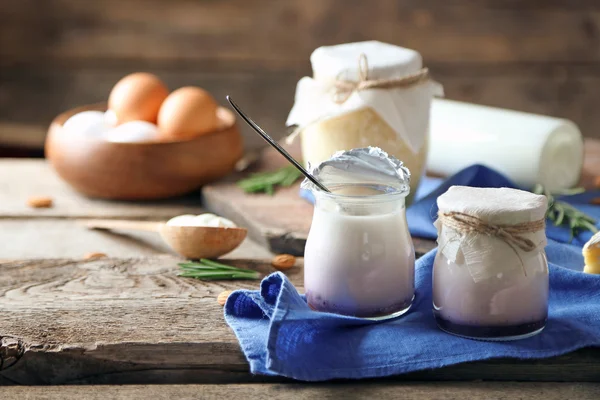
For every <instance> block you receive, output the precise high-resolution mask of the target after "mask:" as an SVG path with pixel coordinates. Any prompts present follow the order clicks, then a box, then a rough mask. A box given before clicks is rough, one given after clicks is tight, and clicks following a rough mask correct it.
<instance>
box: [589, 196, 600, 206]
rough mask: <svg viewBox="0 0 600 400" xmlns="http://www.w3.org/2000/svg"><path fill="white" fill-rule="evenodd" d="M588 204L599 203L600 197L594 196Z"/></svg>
mask: <svg viewBox="0 0 600 400" xmlns="http://www.w3.org/2000/svg"><path fill="white" fill-rule="evenodd" d="M590 204H595V205H600V197H594V198H593V199H591V200H590Z"/></svg>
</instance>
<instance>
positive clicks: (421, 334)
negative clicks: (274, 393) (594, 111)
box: [224, 166, 600, 381]
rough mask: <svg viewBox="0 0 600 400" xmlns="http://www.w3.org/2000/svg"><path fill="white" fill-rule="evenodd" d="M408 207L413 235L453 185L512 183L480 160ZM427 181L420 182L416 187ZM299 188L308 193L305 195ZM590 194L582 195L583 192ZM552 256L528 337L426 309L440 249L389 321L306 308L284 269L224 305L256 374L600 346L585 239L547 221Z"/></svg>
mask: <svg viewBox="0 0 600 400" xmlns="http://www.w3.org/2000/svg"><path fill="white" fill-rule="evenodd" d="M426 184H428V185H429V186H430V187H429V189H428V190H427V192H429V193H426V192H421V193H419V197H418V199H417V201H416V202H415V203H414V204H413V205H412V206H411V207H409V208H408V210H407V214H408V221H409V227H410V230H411V233H412V234H413V235H416V236H422V237H428V238H435V235H436V231H435V228H434V227H433V220H434V219H435V215H436V213H437V207H436V206H435V200H436V199H437V196H438V195H439V194H441V193H443V192H444V191H445V190H446V189H447V188H448V187H449V186H452V185H466V186H469V185H470V186H479V187H515V186H514V185H513V184H512V182H510V181H509V180H508V179H506V178H505V177H503V176H502V175H500V174H498V173H496V172H494V171H492V170H490V169H488V168H486V167H482V166H473V167H470V168H467V169H465V170H463V171H461V172H459V173H458V174H456V175H454V176H453V177H451V178H450V179H448V180H446V181H444V182H441V183H440V182H434V181H429V182H428V183H426ZM422 187H423V186H422ZM303 196H307V193H304V194H303ZM586 196H587V197H586ZM590 196H591V195H590V194H587V195H585V196H581V195H580V196H573V197H571V198H568V199H566V200H568V201H572V200H573V201H572V203H573V204H575V205H576V206H577V207H578V208H582V209H583V210H585V211H586V212H588V213H590V214H592V215H594V216H596V217H600V210H599V209H600V207H592V206H584V203H585V202H588V201H589V197H590ZM547 233H548V236H549V237H550V238H551V239H550V240H549V243H548V246H547V247H546V254H547V256H548V260H549V262H550V265H549V270H550V301H549V315H548V323H547V325H546V328H545V329H544V331H543V332H542V333H541V334H539V335H537V336H534V337H531V338H528V339H523V340H519V341H514V342H483V341H474V340H469V339H464V338H460V337H456V336H452V335H449V334H446V333H444V332H442V331H441V330H439V329H438V328H437V326H436V323H435V320H434V318H433V315H432V299H431V273H432V265H433V259H434V257H435V252H436V250H433V251H431V252H429V253H427V254H426V255H425V256H423V257H422V258H420V259H419V260H418V261H417V264H416V275H415V286H416V298H415V302H414V304H413V306H412V308H411V310H410V311H409V312H408V313H407V314H405V315H404V316H402V317H401V318H398V319H395V320H389V321H385V322H372V321H368V320H364V319H360V318H353V317H345V316H340V315H336V314H329V313H322V312H317V311H313V310H311V309H310V308H309V307H308V306H307V304H306V300H305V298H304V296H302V295H300V294H299V293H298V292H297V290H296V289H295V288H294V286H293V285H292V284H291V282H290V281H289V280H288V279H287V278H286V277H285V275H283V274H281V273H275V274H272V275H270V276H268V277H267V278H265V279H264V280H263V281H262V283H261V288H260V290H259V291H250V290H240V291H236V292H234V293H233V294H231V295H230V296H229V298H228V300H227V303H226V305H225V310H224V313H225V320H226V321H227V323H228V324H229V326H230V327H231V328H232V329H233V331H234V332H235V335H236V336H237V338H238V340H239V342H240V345H241V348H242V351H243V352H244V354H245V355H246V358H247V359H248V362H249V363H250V368H251V371H252V372H253V373H259V374H268V375H282V376H286V377H290V378H295V379H299V380H305V381H322V380H329V379H335V378H350V379H358V378H368V377H381V376H389V375H395V374H401V373H407V372H411V371H417V370H423V369H431V368H438V367H443V366H447V365H451V364H456V363H461V362H466V361H475V360H484V359H489V358H497V357H514V358H521V359H531V358H544V357H551V356H555V355H559V354H563V353H567V352H570V351H573V350H576V349H578V348H582V347H588V346H600V276H596V275H588V274H583V273H581V272H580V271H581V269H582V268H583V259H582V257H581V247H580V246H581V244H582V243H583V242H585V240H587V239H586V237H588V238H589V233H587V234H581V235H579V236H578V237H577V238H576V239H575V240H574V242H573V244H568V243H566V242H568V239H569V232H568V230H566V229H564V228H559V227H554V226H551V225H549V226H548V231H547Z"/></svg>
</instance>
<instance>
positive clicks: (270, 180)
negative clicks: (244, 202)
mask: <svg viewBox="0 0 600 400" xmlns="http://www.w3.org/2000/svg"><path fill="white" fill-rule="evenodd" d="M301 176H302V174H301V173H300V171H298V170H297V169H296V168H295V167H294V166H293V165H288V166H286V167H283V168H280V169H278V170H277V171H273V172H261V173H257V174H252V175H250V176H249V177H248V178H246V179H242V180H241V181H239V182H238V183H237V185H238V186H239V187H240V188H241V189H242V190H244V192H246V193H258V192H264V193H267V194H269V195H273V194H274V193H275V187H276V186H283V187H286V186H291V185H292V184H294V182H296V181H297V180H298V179H299V178H300V177H301Z"/></svg>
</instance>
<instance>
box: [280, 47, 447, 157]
mask: <svg viewBox="0 0 600 400" xmlns="http://www.w3.org/2000/svg"><path fill="white" fill-rule="evenodd" d="M361 54H364V55H365V56H366V58H367V61H368V79H392V78H400V77H403V76H406V75H409V74H413V73H415V72H417V71H419V70H420V69H421V67H422V60H421V56H420V54H419V53H418V52H416V51H414V50H410V49H406V48H403V47H399V46H394V45H390V44H386V43H381V42H377V41H368V42H358V43H348V44H343V45H338V46H327V47H320V48H318V49H316V50H315V51H314V52H313V54H312V55H311V64H312V68H313V76H314V78H310V77H304V78H302V79H300V81H299V82H298V85H297V87H296V96H295V101H294V106H293V107H292V110H291V111H290V114H289V116H288V119H287V122H286V124H287V125H288V126H292V125H297V126H298V128H299V129H302V127H304V126H306V125H309V124H311V123H313V122H316V121H319V120H323V119H327V118H332V117H336V116H340V115H343V114H347V113H350V112H353V111H357V110H360V109H362V108H365V107H371V108H372V109H373V110H375V112H377V113H378V114H379V116H380V117H381V118H382V119H383V120H384V121H385V122H386V123H387V124H388V125H389V126H390V127H392V129H394V130H395V131H396V133H397V135H398V138H399V139H401V140H403V141H404V142H405V143H406V144H407V145H408V147H409V148H410V149H411V150H412V151H413V152H414V153H417V152H418V151H419V149H420V148H421V146H423V143H424V141H425V137H426V132H427V130H428V127H429V110H430V106H431V100H432V98H433V96H434V95H441V92H442V90H441V86H440V85H439V84H437V83H435V82H433V81H431V80H428V81H425V82H422V83H419V84H416V85H414V86H410V87H401V88H394V89H370V90H361V91H355V92H353V93H352V94H351V95H350V97H349V98H348V99H347V100H346V101H345V102H343V103H341V104H339V103H336V102H335V101H334V87H333V85H332V82H333V81H334V80H336V79H342V80H352V81H357V80H358V79H359V58H360V56H361Z"/></svg>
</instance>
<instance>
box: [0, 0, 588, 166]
mask: <svg viewBox="0 0 600 400" xmlns="http://www.w3.org/2000/svg"><path fill="white" fill-rule="evenodd" d="M370 39H376V40H380V41H385V42H389V43H394V44H398V45H402V46H405V47H410V48H413V49H416V50H418V51H420V52H421V53H422V55H423V57H424V59H425V63H426V65H427V66H429V67H430V69H431V70H432V72H433V74H434V77H435V78H436V79H437V80H438V81H440V82H441V83H442V84H443V85H444V87H445V91H446V95H447V97H448V98H452V99H459V100H464V101H470V102H475V103H481V104H487V105H493V106H501V107H506V108H513V109H519V110H524V111H530V112H535V113H542V114H549V115H555V116H559V117H565V118H569V119H571V120H573V121H575V122H576V123H577V124H578V125H579V126H580V128H581V129H582V131H583V133H584V135H586V136H590V137H600V130H599V129H598V128H597V127H598V126H600V112H599V111H598V110H597V108H598V105H599V104H600V2H599V1H596V0H581V1H577V0H573V1H569V0H536V1H527V0H511V1H502V0H480V1H470V0H458V1H453V0H437V1H434V0H407V1H397V0H279V1H276V0H271V1H267V0H169V1H167V0H98V1H91V0H90V1H87V0H0V148H2V149H4V150H3V152H2V154H4V155H7V154H8V155H21V154H27V155H31V154H38V155H39V154H41V152H40V150H39V149H41V146H42V144H43V138H44V135H45V130H46V128H47V126H48V124H49V122H50V121H51V120H52V118H53V117H54V116H55V115H56V114H58V113H59V112H61V111H63V110H66V109H68V108H71V107H74V106H77V105H81V104H85V103H92V102H97V101H103V100H105V99H106V98H107V96H108V93H109V91H110V88H111V87H112V85H113V84H114V83H115V82H116V81H117V80H118V79H119V78H121V77H122V76H123V75H125V74H127V73H130V72H133V71H138V70H144V71H151V72H154V73H157V74H158V75H159V76H160V77H162V78H163V79H164V80H165V81H166V82H167V84H168V85H169V86H170V88H171V89H174V88H177V87H179V86H182V85H199V86H202V87H204V88H206V89H208V90H210V91H211V92H212V93H213V94H214V95H215V97H216V98H217V99H219V100H220V101H221V102H223V100H224V96H225V94H228V93H229V94H231V95H232V96H233V97H234V98H235V99H236V100H237V101H238V103H239V104H240V105H242V106H243V107H244V109H246V110H247V111H248V112H249V113H250V114H251V115H252V116H253V117H256V120H257V121H258V122H260V123H261V124H263V125H264V126H265V127H266V128H267V129H268V130H269V131H271V132H274V133H278V134H280V135H282V134H283V133H284V122H285V119H286V116H287V113H288V111H289V109H290V107H291V105H292V102H293V96H294V90H295V84H296V82H297V80H298V79H299V78H300V77H302V76H303V75H307V74H310V65H309V55H310V53H311V52H312V50H313V49H315V48H316V47H318V46H321V45H331V44H338V43H344V42H350V41H360V40H370ZM245 133H246V136H247V138H248V146H254V145H256V144H258V143H261V142H260V139H258V138H257V137H255V136H254V135H253V134H251V133H250V132H248V131H247V130H246V132H245ZM19 149H20V150H19ZM17 150H18V151H17Z"/></svg>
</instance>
